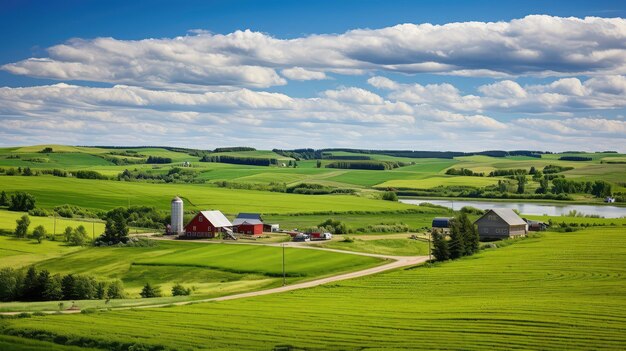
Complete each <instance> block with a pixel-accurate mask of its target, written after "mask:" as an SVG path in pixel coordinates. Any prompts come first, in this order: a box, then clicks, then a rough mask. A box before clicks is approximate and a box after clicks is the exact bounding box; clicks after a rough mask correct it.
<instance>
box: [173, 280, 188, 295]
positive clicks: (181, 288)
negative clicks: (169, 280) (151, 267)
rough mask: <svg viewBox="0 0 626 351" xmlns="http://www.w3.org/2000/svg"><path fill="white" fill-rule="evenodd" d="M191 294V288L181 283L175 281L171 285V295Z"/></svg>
mask: <svg viewBox="0 0 626 351" xmlns="http://www.w3.org/2000/svg"><path fill="white" fill-rule="evenodd" d="M187 295H191V289H189V288H185V287H184V286H182V285H181V284H179V283H177V284H176V285H174V286H173V287H172V296H187Z"/></svg>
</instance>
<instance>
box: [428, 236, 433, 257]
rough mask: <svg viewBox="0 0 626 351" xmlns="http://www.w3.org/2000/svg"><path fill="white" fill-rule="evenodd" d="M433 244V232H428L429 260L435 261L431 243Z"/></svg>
mask: <svg viewBox="0 0 626 351" xmlns="http://www.w3.org/2000/svg"><path fill="white" fill-rule="evenodd" d="M432 242H433V231H432V230H431V231H429V232H428V260H429V261H432V259H433V256H432V255H433V249H432V248H431V243H432Z"/></svg>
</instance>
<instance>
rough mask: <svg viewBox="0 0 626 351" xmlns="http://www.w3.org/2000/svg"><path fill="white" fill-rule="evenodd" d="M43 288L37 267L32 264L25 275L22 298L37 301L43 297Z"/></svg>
mask: <svg viewBox="0 0 626 351" xmlns="http://www.w3.org/2000/svg"><path fill="white" fill-rule="evenodd" d="M40 292H41V289H40V286H39V277H38V275H37V270H36V269H35V267H33V266H30V267H29V268H28V271H26V276H25V277H24V285H23V286H22V294H21V295H22V298H23V299H24V300H26V301H37V300H39V299H40V297H41V293H40Z"/></svg>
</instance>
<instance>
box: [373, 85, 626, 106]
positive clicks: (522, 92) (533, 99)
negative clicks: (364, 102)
mask: <svg viewBox="0 0 626 351" xmlns="http://www.w3.org/2000/svg"><path fill="white" fill-rule="evenodd" d="M368 82H369V83H370V84H371V85H372V86H374V87H377V88H384V89H387V90H390V93H389V94H388V97H389V98H391V99H396V100H398V101H404V102H409V103H416V104H429V105H433V106H437V107H440V108H445V109H451V110H455V111H465V112H469V111H481V112H482V111H487V112H489V111H490V112H516V113H533V114H537V113H548V112H549V113H557V114H562V115H564V114H571V113H572V112H576V111H581V110H603V109H605V110H606V109H619V108H624V107H626V98H625V96H626V76H602V77H593V78H590V79H587V80H586V81H581V80H580V79H578V78H571V77H570V78H561V79H557V80H555V81H553V82H550V83H546V84H535V85H527V86H523V87H522V86H521V85H519V84H518V83H517V82H514V81H512V80H501V81H497V82H495V83H492V84H485V85H482V86H479V87H478V88H477V91H478V92H479V93H481V94H482V95H473V94H465V95H464V94H462V92H461V91H460V90H459V89H458V88H456V87H455V86H453V85H451V84H449V83H442V84H428V85H421V84H400V83H397V82H393V81H391V80H389V79H388V78H384V77H373V78H370V79H369V80H368Z"/></svg>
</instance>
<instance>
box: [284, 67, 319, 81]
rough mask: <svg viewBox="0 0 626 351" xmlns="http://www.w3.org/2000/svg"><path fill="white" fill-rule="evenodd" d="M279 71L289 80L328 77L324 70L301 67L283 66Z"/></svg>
mask: <svg viewBox="0 0 626 351" xmlns="http://www.w3.org/2000/svg"><path fill="white" fill-rule="evenodd" d="M280 73H281V74H282V75H283V76H285V77H287V78H289V79H291V80H322V79H327V78H328V77H326V74H325V73H324V72H317V71H309V70H307V69H304V68H302V67H294V68H285V69H284V70H282V71H280Z"/></svg>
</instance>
